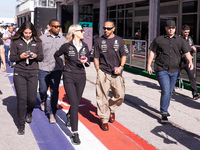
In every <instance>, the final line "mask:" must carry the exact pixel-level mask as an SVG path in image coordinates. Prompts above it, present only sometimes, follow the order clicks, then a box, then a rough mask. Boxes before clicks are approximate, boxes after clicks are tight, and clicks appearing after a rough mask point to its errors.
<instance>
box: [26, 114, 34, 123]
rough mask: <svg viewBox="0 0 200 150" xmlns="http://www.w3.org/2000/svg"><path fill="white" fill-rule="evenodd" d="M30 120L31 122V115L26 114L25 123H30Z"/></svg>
mask: <svg viewBox="0 0 200 150" xmlns="http://www.w3.org/2000/svg"><path fill="white" fill-rule="evenodd" d="M32 120H33V116H32V113H27V115H26V122H27V123H31V122H32Z"/></svg>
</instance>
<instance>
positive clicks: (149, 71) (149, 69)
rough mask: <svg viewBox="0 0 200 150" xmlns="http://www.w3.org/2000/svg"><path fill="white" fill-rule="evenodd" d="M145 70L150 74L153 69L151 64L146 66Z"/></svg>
mask: <svg viewBox="0 0 200 150" xmlns="http://www.w3.org/2000/svg"><path fill="white" fill-rule="evenodd" d="M147 72H148V74H150V75H151V74H152V72H153V71H152V68H151V66H147Z"/></svg>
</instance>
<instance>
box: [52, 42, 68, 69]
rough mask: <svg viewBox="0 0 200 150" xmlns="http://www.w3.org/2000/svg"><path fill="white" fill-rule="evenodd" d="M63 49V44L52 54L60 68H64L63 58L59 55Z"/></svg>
mask: <svg viewBox="0 0 200 150" xmlns="http://www.w3.org/2000/svg"><path fill="white" fill-rule="evenodd" d="M65 49H66V47H65V45H62V46H61V47H60V49H59V50H58V51H56V52H55V54H54V58H55V60H56V62H57V63H58V65H59V66H60V68H61V70H63V69H64V65H63V60H62V59H61V58H60V56H61V55H63V54H64V53H65Z"/></svg>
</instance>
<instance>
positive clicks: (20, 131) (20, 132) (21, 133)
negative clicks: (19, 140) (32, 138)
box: [17, 130, 25, 135]
mask: <svg viewBox="0 0 200 150" xmlns="http://www.w3.org/2000/svg"><path fill="white" fill-rule="evenodd" d="M17 134H18V135H24V134H25V132H24V130H18V132H17Z"/></svg>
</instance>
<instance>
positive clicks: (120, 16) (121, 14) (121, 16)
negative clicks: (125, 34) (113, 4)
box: [117, 10, 124, 18]
mask: <svg viewBox="0 0 200 150" xmlns="http://www.w3.org/2000/svg"><path fill="white" fill-rule="evenodd" d="M117 17H118V18H123V17H124V10H118V15H117Z"/></svg>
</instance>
